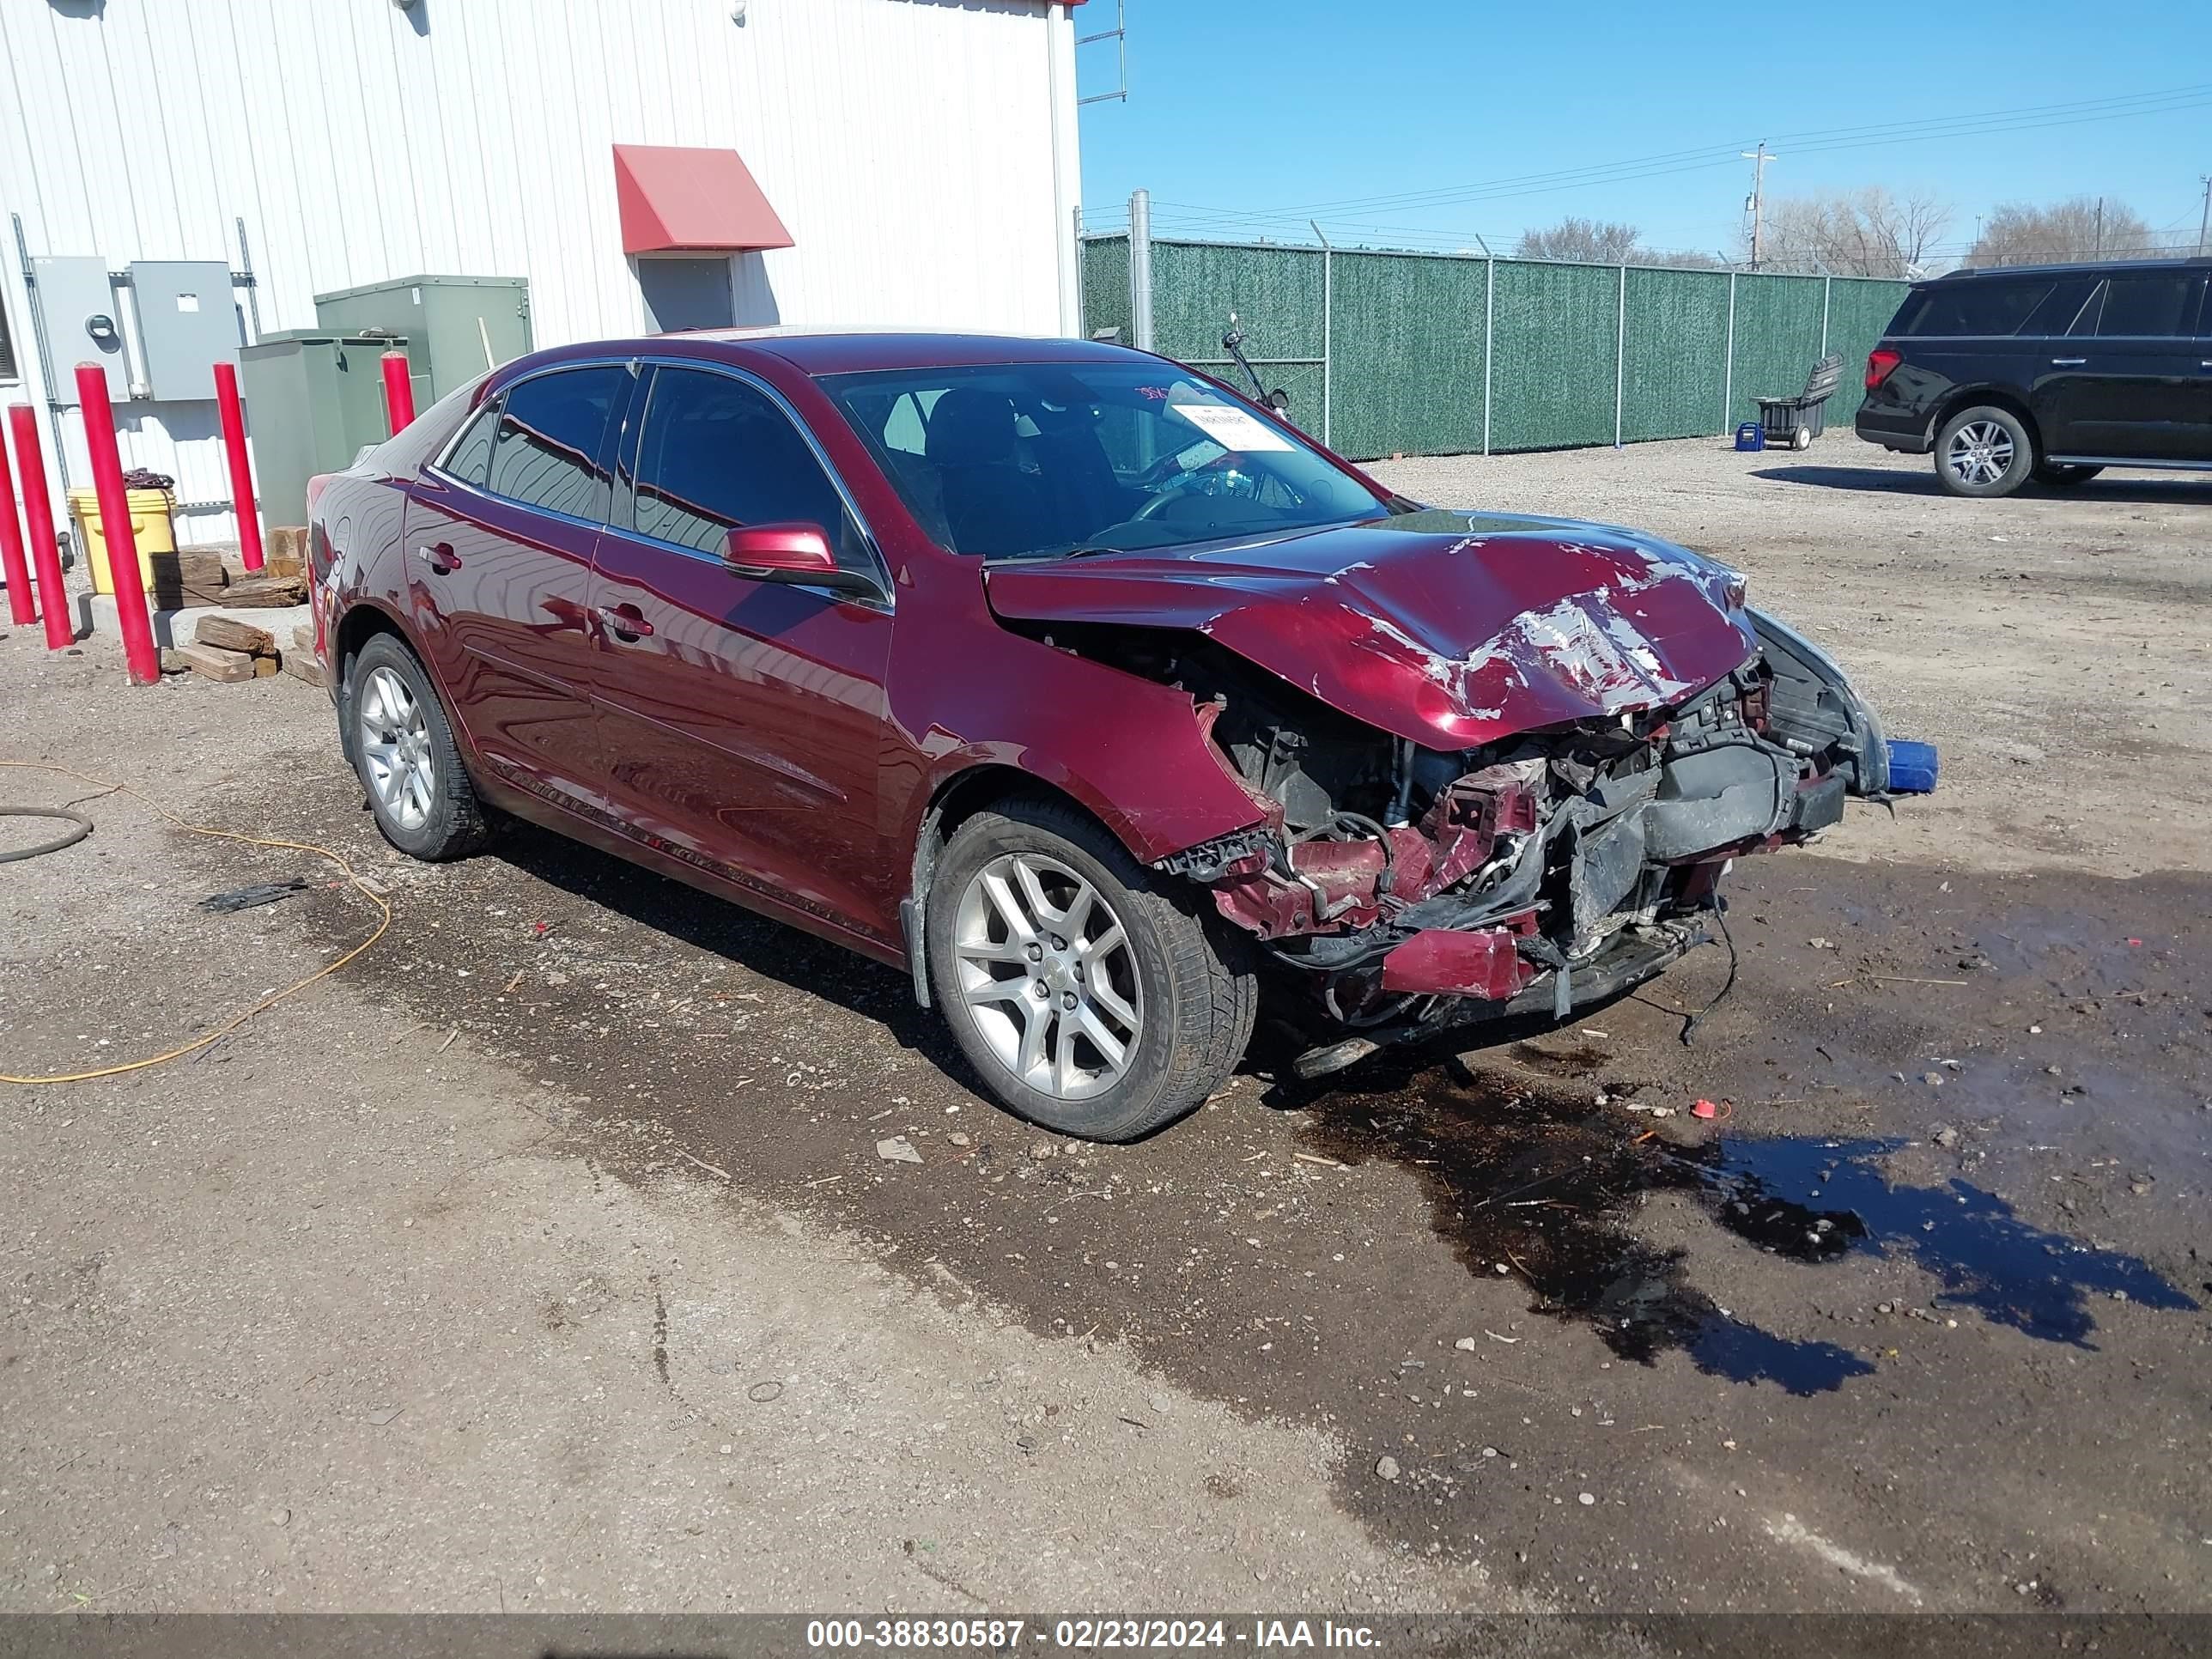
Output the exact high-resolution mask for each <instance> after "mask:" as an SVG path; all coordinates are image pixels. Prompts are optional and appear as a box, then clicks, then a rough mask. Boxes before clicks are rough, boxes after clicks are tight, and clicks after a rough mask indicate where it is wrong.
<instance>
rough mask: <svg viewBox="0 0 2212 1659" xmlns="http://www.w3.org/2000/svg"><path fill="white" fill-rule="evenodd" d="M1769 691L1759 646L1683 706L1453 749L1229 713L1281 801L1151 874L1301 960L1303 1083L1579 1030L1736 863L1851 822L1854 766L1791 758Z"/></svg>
mask: <svg viewBox="0 0 2212 1659" xmlns="http://www.w3.org/2000/svg"><path fill="white" fill-rule="evenodd" d="M1775 700H1776V676H1775V675H1774V673H1773V671H1772V670H1771V668H1770V667H1769V665H1768V664H1767V662H1766V660H1765V658H1764V657H1763V656H1762V657H1759V658H1754V659H1753V660H1752V661H1750V662H1748V663H1747V664H1745V665H1743V666H1742V667H1741V668H1740V669H1738V670H1736V671H1734V672H1732V673H1730V674H1729V675H1728V676H1727V677H1726V678H1723V679H1722V680H1721V681H1719V682H1718V683H1717V684H1713V685H1711V686H1709V687H1707V688H1705V690H1702V691H1700V692H1699V693H1698V694H1696V695H1695V696H1692V697H1690V698H1688V699H1687V700H1686V701H1685V702H1681V703H1680V704H1678V705H1676V706H1674V707H1673V708H1665V709H1661V710H1656V711H1650V712H1646V713H1629V714H1621V715H1619V716H1614V717H1610V718H1604V719H1597V720H1585V721H1579V722H1576V723H1574V724H1572V725H1569V726H1558V727H1552V728H1549V729H1547V730H1544V731H1541V732H1526V733H1522V734H1519V735H1517V736H1516V737H1514V738H1508V739H1505V740H1503V741H1501V742H1498V743H1495V744H1488V745H1486V746H1484V747H1482V748H1480V749H1476V750H1464V751H1459V752H1455V753H1447V752H1442V751H1438V750H1431V749H1426V748H1424V747H1422V746H1420V745H1419V744H1413V743H1412V742H1410V741H1409V740H1407V739H1404V738H1397V739H1390V738H1380V739H1378V738H1377V737H1376V734H1373V733H1371V732H1369V733H1364V734H1363V733H1359V732H1353V731H1348V730H1346V729H1345V726H1344V725H1340V723H1339V721H1338V720H1321V721H1319V722H1317V724H1318V725H1319V726H1320V727H1321V729H1320V730H1318V731H1316V730H1315V729H1312V724H1291V723H1287V722H1285V721H1283V720H1279V719H1277V718H1275V714H1276V711H1274V710H1271V709H1268V708H1265V707H1261V708H1249V709H1243V710H1240V709H1238V708H1237V707H1236V706H1235V705H1234V704H1232V703H1227V702H1225V703H1223V704H1222V705H1220V712H1219V713H1218V714H1217V715H1216V717H1215V720H1214V726H1213V730H1214V734H1215V736H1216V738H1217V739H1218V741H1219V742H1220V744H1221V747H1222V749H1223V750H1224V752H1225V754H1226V755H1227V756H1228V757H1230V759H1231V763H1232V764H1233V765H1234V766H1235V768H1236V769H1237V773H1238V774H1239V775H1240V776H1242V777H1243V778H1244V780H1245V781H1247V783H1248V784H1249V785H1250V786H1251V787H1253V788H1254V789H1255V792H1256V793H1258V794H1260V795H1261V797H1263V798H1264V799H1266V800H1267V802H1268V803H1269V804H1270V805H1271V807H1273V809H1275V810H1273V811H1271V812H1270V815H1269V821H1268V823H1267V826H1266V827H1265V828H1264V829H1247V830H1243V831H1240V832H1238V833H1237V834H1236V835H1233V836H1225V837H1223V838H1221V839H1220V840H1219V841H1217V842H1208V843H1206V844H1204V845H1201V846H1199V847H1194V848H1188V849H1186V850H1185V851H1183V852H1181V853H1178V854H1174V855H1172V856H1170V857H1169V858H1167V859H1164V860H1160V861H1159V863H1158V867H1159V868H1161V869H1164V870H1169V871H1172V872H1176V873H1177V874H1180V875H1182V876H1183V877H1185V878H1188V879H1190V880H1193V881H1195V882H1198V883H1200V884H1203V885H1204V886H1206V889H1207V890H1208V891H1209V892H1210V893H1211V895H1212V900H1213V903H1214V905H1215V907H1216V908H1218V910H1219V912H1220V913H1221V915H1223V916H1224V917H1225V918H1226V919H1227V920H1228V921H1231V922H1232V923H1234V924H1236V925H1237V927H1240V928H1242V929H1243V930H1244V931H1246V932H1248V933H1250V934H1252V935H1253V936H1254V937H1255V939H1258V940H1259V941H1261V945H1262V947H1263V948H1264V949H1265V950H1266V951H1267V954H1268V956H1269V957H1271V958H1272V960H1273V961H1274V962H1275V963H1279V964H1280V965H1282V966H1284V967H1285V968H1289V969H1295V970H1297V976H1298V978H1299V979H1300V980H1301V981H1304V988H1305V990H1306V992H1307V994H1308V1005H1307V1006H1308V1009H1309V1012H1310V1013H1311V1014H1313V1015H1315V1016H1317V1017H1318V1018H1316V1020H1315V1021H1314V1022H1313V1026H1314V1031H1315V1035H1316V1036H1324V1035H1325V1036H1329V1037H1330V1038H1331V1040H1330V1041H1328V1042H1324V1043H1322V1045H1321V1046H1319V1047H1317V1048H1316V1049H1315V1050H1314V1051H1313V1052H1312V1054H1310V1055H1309V1056H1308V1057H1307V1062H1306V1065H1305V1066H1304V1069H1307V1070H1309V1071H1318V1070H1326V1069H1330V1067H1331V1065H1332V1064H1345V1063H1349V1061H1350V1060H1353V1059H1357V1058H1358V1057H1359V1055H1360V1054H1364V1053H1366V1052H1368V1051H1369V1050H1370V1049H1371V1048H1373V1047H1375V1046H1376V1044H1378V1043H1380V1042H1388V1041H1395V1040H1400V1039H1402V1038H1405V1037H1407V1036H1417V1035H1420V1034H1423V1033H1425V1032H1426V1031H1430V1030H1442V1029H1444V1028H1446V1027H1449V1026H1452V1025H1456V1024H1465V1023H1468V1022H1470V1021H1472V1020H1476V1019H1480V1018H1489V1017H1493V1016H1498V1015H1503V1014H1507V1013H1540V1014H1549V1015H1551V1016H1553V1017H1555V1018H1565V1017H1566V1016H1567V1015H1568V1014H1569V1013H1570V1012H1571V1011H1572V1010H1573V1009H1574V1008H1575V1007H1576V1006H1578V1005H1583V1004H1588V1003H1590V1002H1594V1001H1597V1000H1603V999H1605V998H1607V997H1611V996H1613V995H1615V994H1619V993H1620V992H1621V991H1623V990H1625V989H1626V988H1628V987H1631V986H1633V985H1635V984H1637V983H1638V982H1640V981H1643V980H1645V979H1648V978H1649V977H1650V976H1651V975H1654V974H1656V973H1657V972H1659V971H1660V970H1661V969H1663V968H1665V967H1666V966H1667V965H1668V963H1671V962H1673V961H1674V959H1675V958H1676V957H1680V956H1681V955H1682V954H1683V953H1684V952H1685V951H1688V950H1689V949H1690V948H1691V947H1692V946H1693V945H1698V944H1699V943H1701V942H1702V941H1703V940H1704V939H1705V937H1706V931H1705V915H1707V913H1709V912H1710V911H1711V908H1712V905H1713V899H1714V893H1715V888H1716V885H1717V882H1718V880H1719V878H1720V877H1721V875H1722V874H1723V872H1724V871H1725V870H1726V869H1727V867H1728V865H1729V860H1732V859H1734V858H1735V857H1738V856H1740V855H1741V854H1748V853H1756V852H1763V851H1766V850H1768V849H1770V848H1776V847H1780V846H1785V845H1788V844H1790V843H1792V842H1800V841H1802V840H1804V839H1805V838H1807V837H1808V836H1811V835H1814V834H1815V833H1816V832H1818V831H1819V830H1820V829H1826V827H1827V826H1829V825H1830V824H1832V823H1836V822H1837V821H1838V820H1839V819H1840V818H1841V817H1842V816H1843V810H1844V794H1845V791H1846V785H1847V779H1846V776H1845V775H1844V772H1843V771H1841V770H1840V769H1837V768H1836V767H1835V766H1833V765H1832V764H1824V762H1826V761H1829V760H1831V759H1832V757H1830V756H1827V755H1812V754H1807V753H1803V752H1801V751H1800V749H1799V748H1793V747H1792V746H1791V745H1790V742H1789V741H1788V739H1787V738H1786V736H1785V735H1784V733H1782V732H1778V730H1777V728H1776V726H1775V722H1774V719H1773V714H1772V709H1773V705H1774V702H1775ZM1309 720H1310V711H1309ZM1346 724H1348V723H1346Z"/></svg>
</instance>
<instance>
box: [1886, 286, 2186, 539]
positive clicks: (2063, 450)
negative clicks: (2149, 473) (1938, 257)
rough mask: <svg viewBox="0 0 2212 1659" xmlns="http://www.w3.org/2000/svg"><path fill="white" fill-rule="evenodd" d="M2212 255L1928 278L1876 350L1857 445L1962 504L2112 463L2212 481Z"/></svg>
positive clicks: (2059, 481) (2081, 476)
mask: <svg viewBox="0 0 2212 1659" xmlns="http://www.w3.org/2000/svg"><path fill="white" fill-rule="evenodd" d="M2208 275H2212V259H2204V258H2197V259H2139V260H2129V261H2126V262H2125V263H2122V264H2080V265H2036V266H2020V265H2015V266H2009V267H2004V266H2000V267H1998V268H1996V269H1995V270H1954V271H1953V272H1952V273H1951V274H1950V275H1949V276H1939V277H1936V279H1935V280H1934V281H1932V282H1926V283H1914V284H1913V288H1912V292H1911V294H1909V295H1906V296H1905V303H1904V304H1903V305H1902V306H1900V307H1898V312H1897V315H1896V316H1894V317H1893V318H1892V319H1890V323H1889V331H1888V332H1887V333H1886V334H1884V335H1883V336H1882V337H1881V344H1879V345H1877V346H1876V347H1875V349H1873V350H1872V351H1871V352H1869V354H1868V355H1867V368H1866V402H1865V403H1863V404H1861V405H1860V406H1859V413H1858V422H1857V425H1858V434H1859V436H1860V437H1862V438H1864V439H1865V440H1866V441H1868V442H1869V443H1876V444H1881V446H1883V447H1885V448H1888V449H1897V450H1902V451H1904V452H1905V453H1907V454H1911V455H1925V454H1927V453H1929V451H1930V450H1933V451H1934V452H1935V454H1936V477H1938V478H1940V479H1941V480H1942V483H1943V488H1944V489H1948V490H1949V491H1950V492H1951V493H1952V494H1953V495H2010V494H2012V492H2013V491H2014V490H2015V489H2019V488H2020V487H2021V485H2022V484H2023V483H2027V481H2028V480H2029V479H2030V478H2033V479H2034V480H2035V481H2036V482H2037V483H2044V484H2051V485H2057V486H2064V485H2068V484H2077V483H2081V482H2082V481H2083V480H2085V479H2087V478H2092V477H2095V476H2096V475H2097V473H2098V472H2099V471H2101V470H2102V469H2103V468H2105V467H2107V466H2157V467H2182V468H2188V469H2192V470H2194V469H2203V470H2205V471H2212V301H2208V300H2207V299H2206V297H2205V279H2206V277H2207V276H2208Z"/></svg>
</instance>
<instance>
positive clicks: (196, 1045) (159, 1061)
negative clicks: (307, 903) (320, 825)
mask: <svg viewBox="0 0 2212 1659" xmlns="http://www.w3.org/2000/svg"><path fill="white" fill-rule="evenodd" d="M0 766H4V767H12V768H15V769H20V770H22V771H27V772H51V773H53V774H55V775H57V776H59V777H64V778H75V779H76V781H78V782H79V783H88V784H91V785H92V786H93V787H94V788H97V789H103V790H107V791H110V792H112V793H117V794H124V795H129V796H131V798H132V799H135V800H137V801H139V802H141V803H142V804H143V805H145V806H147V807H149V808H150V809H151V810H152V811H154V812H155V814H157V815H158V816H160V817H163V818H166V819H167V821H168V822H169V823H173V824H174V825H175V826H176V827H177V828H178V829H184V830H187V831H189V832H190V833H191V834H192V835H195V836H208V837H209V838H210V839H211V840H215V841H234V842H240V843H241V844H243V845H245V846H247V847H282V848H290V849H291V850H292V851H294V852H296V853H313V854H314V855H315V856H316V857H317V858H321V859H328V860H330V861H331V863H332V864H334V865H336V866H337V867H338V872H339V873H340V874H341V875H343V876H344V878H346V880H347V882H348V883H349V884H350V885H351V886H352V887H353V889H354V890H356V892H358V893H359V894H360V895H361V896H362V897H363V898H365V899H367V900H368V902H370V903H371V904H373V905H374V906H375V907H376V913H377V918H378V920H377V923H376V931H375V932H374V933H371V934H370V935H369V936H368V938H367V939H363V940H362V942H361V943H360V944H358V945H355V946H354V947H353V949H352V950H350V951H347V952H346V953H345V954H344V955H343V956H342V957H338V958H337V960H336V961H335V962H331V963H325V965H324V966H322V967H320V968H318V969H315V971H314V972H313V973H312V974H310V975H307V978H305V979H303V980H301V981H299V982H298V983H297V984H295V985H288V986H286V987H284V988H283V990H281V991H279V992H277V993H276V994H274V995H273V996H266V997H264V998H262V999H261V1000H260V1001H258V1002H257V1003H255V1004H254V1005H253V1006H252V1007H251V1008H248V1009H247V1010H246V1012H244V1013H242V1014H239V1015H236V1016H234V1018H230V1019H227V1020H225V1021H224V1022H223V1023H222V1024H220V1025H218V1026H216V1028H215V1030H212V1031H210V1032H209V1033H208V1034H207V1035H206V1036H198V1037H194V1038H193V1039H192V1040H191V1042H187V1043H185V1045H184V1046H183V1047H182V1048H172V1049H170V1050H168V1051H167V1053H166V1054H154V1055H151V1056H149V1058H147V1059H145V1060H125V1061H124V1062H123V1063H122V1064H121V1065H119V1066H100V1068H99V1069H98V1070H96V1071H91V1072H64V1073H58V1074H57V1075H55V1076H53V1077H12V1076H10V1075H9V1074H8V1073H5V1072H0V1083H21V1084H27V1085H44V1084H50V1083H88V1082H90V1081H91V1080H92V1079H94V1078H103V1077H118V1076H120V1075H121V1074H122V1073H125V1072H143V1071H144V1070H145V1069H146V1068H147V1067H148V1066H161V1065H166V1064H167V1062H168V1061H170V1060H181V1059H182V1058H183V1057H184V1056H185V1055H186V1054H191V1053H193V1052H195V1051H196V1050H197V1049H201V1048H206V1047H207V1046H208V1045H209V1044H210V1043H211V1042H221V1041H222V1039H223V1038H224V1037H227V1036H229V1035H230V1034H231V1033H232V1032H233V1031H235V1030H237V1029H238V1028H239V1027H240V1026H241V1025H243V1024H246V1021H247V1020H249V1019H252V1018H253V1017H254V1016H255V1015H256V1014H260V1013H265V1012H268V1011H269V1010H270V1009H271V1008H274V1007H275V1006H276V1005H277V1004H278V1003H280V1002H282V1001H283V1000H285V999H286V998H287V997H293V996H297V995H298V994H300V993H301V992H302V991H304V990H306V989H307V987H309V986H310V985H313V983H314V982H315V981H317V980H319V979H328V978H329V977H330V976H331V975H332V974H335V973H336V972H337V970H338V969H341V968H343V967H344V966H345V965H346V963H349V962H351V961H352V960H353V959H354V958H355V957H357V956H359V955H360V954H361V953H362V951H366V950H368V947H369V946H370V945H374V944H375V943H376V941H377V940H379V939H382V938H383V937H384V935H385V933H386V932H387V931H388V930H389V929H390V928H391V927H392V907H391V906H390V905H389V904H386V902H384V900H383V899H382V898H381V897H380V896H378V894H377V893H376V891H375V890H374V889H373V888H371V887H370V886H369V885H368V883H366V882H364V881H363V880H362V878H361V877H360V876H359V875H358V874H356V872H355V871H354V867H353V866H351V865H350V864H348V863H347V862H346V861H345V860H344V859H343V857H342V856H340V855H339V854H336V853H333V852H332V851H331V849H330V848H327V847H317V846H316V845H314V844H313V842H304V841H279V840H276V839H273V838H270V837H267V836H245V835H240V834H239V833H238V831H236V830H234V829H213V828H210V826H209V825H207V824H204V823H189V822H187V821H186V820H185V819H183V818H180V817H178V816H177V815H176V814H175V813H174V812H172V811H169V809H168V808H167V807H166V806H163V805H161V804H160V803H159V802H158V801H155V800H154V799H152V798H151V797H149V796H148V795H146V794H144V793H142V792H141V791H139V790H137V789H134V788H132V787H131V786H130V785H129V784H127V783H112V782H110V781H108V780H107V779H106V778H95V777H94V776H92V775H89V774H88V773H84V772H79V771H76V770H74V769H71V768H70V767H66V766H54V765H50V764H49V763H46V762H45V761H15V760H0Z"/></svg>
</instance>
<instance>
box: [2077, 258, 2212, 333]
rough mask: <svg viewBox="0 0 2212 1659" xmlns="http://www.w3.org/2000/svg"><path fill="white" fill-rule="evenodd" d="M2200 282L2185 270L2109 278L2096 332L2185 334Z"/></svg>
mask: <svg viewBox="0 0 2212 1659" xmlns="http://www.w3.org/2000/svg"><path fill="white" fill-rule="evenodd" d="M2202 281H2203V278H2201V277H2199V276H2197V275H2196V274H2195V273H2194V272H2192V271H2186V270H2146V271H2144V272H2142V274H2141V275H2138V276H2113V277H2110V278H2108V279H2107V280H2106V283H2105V312H2104V316H2103V317H2102V319H2100V321H2099V322H2098V325H2097V332H2098V333H2099V334H2100V335H2105V336H2111V335H2120V334H2154V335H2156V334H2162V335H2168V336H2171V335H2177V334H2186V333H2187V332H2188V331H2189V325H2190V320H2191V318H2192V316H2193V315H2194V313H2195V312H2196V310H2197V286H2198V284H2199V283H2201V282H2202Z"/></svg>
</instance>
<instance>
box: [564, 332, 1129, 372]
mask: <svg viewBox="0 0 2212 1659" xmlns="http://www.w3.org/2000/svg"><path fill="white" fill-rule="evenodd" d="M621 353H635V354H636V355H638V356H656V355H658V356H666V355H669V354H671V353H673V354H676V355H679V356H687V357H701V358H707V359H710V360H720V361H723V362H733V363H740V364H742V363H744V362H747V361H748V360H749V359H751V358H754V357H755V356H758V355H760V354H767V355H769V356H776V357H780V358H781V359H782V360H783V361H784V362H787V363H789V364H791V365H792V366H793V368H797V369H799V371H800V372H801V373H803V374H857V373H861V372H865V371H866V370H870V369H900V368H967V367H972V366H975V365H982V364H990V363H1107V362H1132V361H1141V360H1144V359H1145V358H1146V356H1147V354H1146V353H1142V352H1138V351H1133V350H1131V349H1129V348H1127V347H1126V346H1120V345H1114V344H1110V343H1107V342H1104V341H1097V340H1067V339H1054V338H1050V337H1032V336H1027V335H1018V334H953V333H927V332H921V331H915V330H911V329H872V328H839V329H818V328H788V327H786V328H716V329H692V330H687V331H684V332H681V333H675V334H651V335H641V336H638V337H635V338H633V339H627V340H598V341H592V342H579V343H576V344H574V345H568V346H561V347H556V348H555V349H553V350H552V351H549V352H546V353H544V354H537V356H542V357H543V358H544V360H545V361H547V362H551V361H554V360H556V359H557V358H559V357H565V356H613V355H616V354H621Z"/></svg>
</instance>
